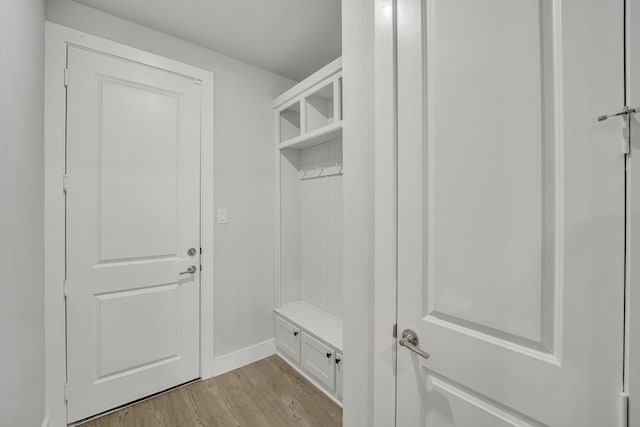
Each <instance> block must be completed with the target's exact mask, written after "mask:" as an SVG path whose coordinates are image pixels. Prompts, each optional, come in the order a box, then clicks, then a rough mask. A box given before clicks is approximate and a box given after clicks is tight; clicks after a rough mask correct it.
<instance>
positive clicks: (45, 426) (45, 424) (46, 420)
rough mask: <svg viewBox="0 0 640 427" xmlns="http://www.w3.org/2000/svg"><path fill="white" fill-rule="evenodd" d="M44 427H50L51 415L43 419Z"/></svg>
mask: <svg viewBox="0 0 640 427" xmlns="http://www.w3.org/2000/svg"><path fill="white" fill-rule="evenodd" d="M42 427H49V414H44V418H43V419H42Z"/></svg>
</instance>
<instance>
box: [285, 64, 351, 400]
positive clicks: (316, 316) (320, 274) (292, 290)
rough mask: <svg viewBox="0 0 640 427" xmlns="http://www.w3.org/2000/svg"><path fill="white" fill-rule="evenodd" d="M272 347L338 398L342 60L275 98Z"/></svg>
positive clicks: (339, 375)
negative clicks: (274, 325)
mask: <svg viewBox="0 0 640 427" xmlns="http://www.w3.org/2000/svg"><path fill="white" fill-rule="evenodd" d="M274 110H275V125H276V126H275V128H276V138H275V141H276V145H277V148H278V149H277V150H276V151H277V153H276V176H277V183H276V198H277V200H276V206H277V212H276V229H277V236H276V245H277V247H276V254H277V259H276V274H277V278H276V308H275V310H274V311H275V313H276V316H275V317H276V346H277V349H278V353H279V354H280V355H281V356H282V357H283V358H284V359H285V360H287V361H288V362H289V363H291V364H292V365H293V366H294V367H295V368H296V369H298V370H299V371H300V372H302V373H303V374H304V375H305V376H307V378H309V379H310V380H311V381H312V382H313V383H314V384H316V385H317V386H318V387H319V388H321V389H322V390H323V391H324V392H325V393H327V394H328V395H329V396H331V397H332V398H334V399H335V400H337V401H340V400H341V399H342V364H341V363H342V173H343V170H342V61H341V59H337V60H335V61H333V62H332V63H330V64H329V65H327V66H325V67H324V68H322V69H321V70H319V71H318V72H316V73H314V74H313V75H312V76H310V77H309V78H307V79H305V80H304V81H302V82H300V83H299V84H297V85H296V86H294V87H293V88H291V89H290V90H288V91H287V92H285V93H284V94H283V95H281V96H279V97H278V98H276V99H275V101H274Z"/></svg>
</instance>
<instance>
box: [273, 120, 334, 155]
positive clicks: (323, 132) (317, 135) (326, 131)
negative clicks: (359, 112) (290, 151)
mask: <svg viewBox="0 0 640 427" xmlns="http://www.w3.org/2000/svg"><path fill="white" fill-rule="evenodd" d="M339 138H342V121H339V122H338V123H331V124H329V125H327V126H324V127H321V128H320V129H316V130H314V131H311V132H307V133H306V134H304V135H299V136H297V137H295V138H291V139H289V140H286V141H284V142H281V143H280V145H278V147H279V148H280V149H281V150H282V149H284V148H294V149H297V150H303V149H305V148H309V147H313V146H314V145H318V144H323V143H325V142H328V141H333V140H335V139H339Z"/></svg>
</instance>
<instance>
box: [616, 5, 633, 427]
mask: <svg viewBox="0 0 640 427" xmlns="http://www.w3.org/2000/svg"><path fill="white" fill-rule="evenodd" d="M627 14H628V15H627V34H626V36H627V55H628V56H627V61H626V64H627V70H626V71H627V72H626V80H627V81H626V83H627V92H626V94H627V100H626V101H627V102H626V105H627V106H629V107H632V108H633V107H635V108H638V107H640V2H638V0H633V1H631V0H627ZM609 121H614V122H615V123H617V124H622V125H623V126H624V125H626V126H628V127H629V128H630V129H631V134H630V137H631V141H630V142H631V144H630V147H629V150H630V151H629V156H628V157H627V233H628V234H627V236H628V240H627V274H628V276H627V292H628V294H627V298H626V301H627V313H626V315H627V316H626V331H627V339H628V341H627V346H626V349H627V354H626V358H625V361H626V364H625V374H626V375H625V385H626V391H627V392H628V394H629V425H630V426H633V427H635V426H638V425H640V191H639V190H640V112H639V113H635V114H633V115H630V116H629V117H617V118H615V119H613V120H609ZM625 122H626V123H625Z"/></svg>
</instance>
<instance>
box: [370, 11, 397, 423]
mask: <svg viewBox="0 0 640 427" xmlns="http://www.w3.org/2000/svg"><path fill="white" fill-rule="evenodd" d="M395 26H396V2H395V0H375V89H376V90H375V143H374V146H375V148H374V149H375V168H374V171H375V179H374V194H375V207H374V216H375V230H374V234H375V238H374V241H375V273H374V274H375V276H374V277H375V284H374V293H375V296H374V313H375V315H374V343H373V346H374V360H373V364H374V366H373V376H374V378H373V423H374V427H388V426H395V425H396V414H395V410H396V408H395V405H396V354H395V353H396V350H397V345H396V340H395V339H394V338H393V334H392V331H393V325H394V324H395V323H396V319H397V306H396V299H397V280H396V278H397V265H396V254H397V233H396V230H397V155H396V146H397V126H396V89H397V87H396V56H395V55H396V34H395Z"/></svg>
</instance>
